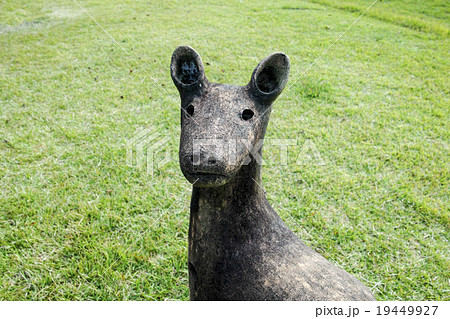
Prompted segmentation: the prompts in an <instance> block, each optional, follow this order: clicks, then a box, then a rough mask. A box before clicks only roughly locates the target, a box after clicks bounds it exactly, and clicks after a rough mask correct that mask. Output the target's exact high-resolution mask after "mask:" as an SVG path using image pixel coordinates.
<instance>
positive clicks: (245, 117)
mask: <svg viewBox="0 0 450 319" xmlns="http://www.w3.org/2000/svg"><path fill="white" fill-rule="evenodd" d="M253 115H255V113H254V112H253V111H252V110H250V109H245V110H244V111H242V119H243V120H244V121H248V120H250V119H251V118H252V117H253Z"/></svg>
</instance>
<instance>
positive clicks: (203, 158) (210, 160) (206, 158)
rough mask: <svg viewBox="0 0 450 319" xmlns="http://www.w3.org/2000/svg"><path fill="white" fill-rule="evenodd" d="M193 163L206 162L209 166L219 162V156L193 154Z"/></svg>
mask: <svg viewBox="0 0 450 319" xmlns="http://www.w3.org/2000/svg"><path fill="white" fill-rule="evenodd" d="M191 163H192V164H194V165H200V164H206V165H207V166H213V165H216V164H217V157H216V156H215V155H206V154H199V153H195V154H192V155H191Z"/></svg>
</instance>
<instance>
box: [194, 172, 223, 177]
mask: <svg viewBox="0 0 450 319" xmlns="http://www.w3.org/2000/svg"><path fill="white" fill-rule="evenodd" d="M190 175H192V176H195V177H199V178H205V177H210V178H215V177H222V178H223V177H226V175H225V174H219V173H212V172H191V173H190Z"/></svg>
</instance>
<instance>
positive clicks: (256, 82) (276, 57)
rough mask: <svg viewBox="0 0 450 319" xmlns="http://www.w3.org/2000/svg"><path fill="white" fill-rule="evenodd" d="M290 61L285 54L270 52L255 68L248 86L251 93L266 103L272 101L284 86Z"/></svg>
mask: <svg viewBox="0 0 450 319" xmlns="http://www.w3.org/2000/svg"><path fill="white" fill-rule="evenodd" d="M290 67H291V62H290V61H289V58H288V56H287V55H286V54H284V53H281V52H277V53H272V54H271V55H269V56H268V57H266V58H265V59H263V60H262V61H261V62H259V64H258V66H257V67H256V68H255V70H254V71H253V74H252V78H251V80H250V83H249V86H250V90H251V92H252V94H253V95H254V96H255V97H257V98H258V99H261V100H263V101H264V102H266V103H271V102H273V101H274V100H275V99H276V98H277V97H278V95H279V94H280V93H281V92H282V91H283V89H284V87H285V86H286V83H287V80H288V77H289V69H290Z"/></svg>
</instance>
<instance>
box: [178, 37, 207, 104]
mask: <svg viewBox="0 0 450 319" xmlns="http://www.w3.org/2000/svg"><path fill="white" fill-rule="evenodd" d="M170 74H171V76H172V80H173V83H174V84H175V86H176V87H177V89H178V91H179V92H180V95H182V94H183V93H187V92H189V91H193V90H201V89H202V87H204V86H205V84H206V81H207V80H206V77H205V69H204V68H203V63H202V58H201V57H200V55H199V54H198V53H197V52H196V51H195V50H194V49H193V48H191V47H189V46H179V47H178V48H176V49H175V51H174V52H173V54H172V61H171V63H170Z"/></svg>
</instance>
